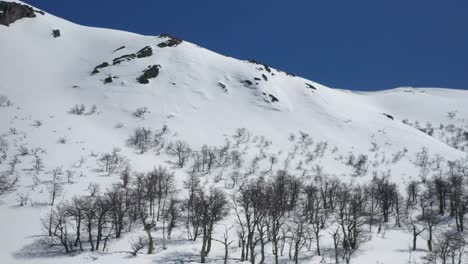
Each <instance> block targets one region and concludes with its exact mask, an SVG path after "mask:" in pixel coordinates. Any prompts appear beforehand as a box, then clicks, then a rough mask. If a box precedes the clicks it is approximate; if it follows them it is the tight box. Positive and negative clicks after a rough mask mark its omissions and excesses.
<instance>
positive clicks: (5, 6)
mask: <svg viewBox="0 0 468 264" xmlns="http://www.w3.org/2000/svg"><path fill="white" fill-rule="evenodd" d="M24 17H36V14H35V13H34V9H33V8H32V7H30V6H27V5H23V4H19V3H14V2H5V1H0V25H4V26H9V25H10V24H11V23H14V22H15V21H17V20H19V19H22V18H24Z"/></svg>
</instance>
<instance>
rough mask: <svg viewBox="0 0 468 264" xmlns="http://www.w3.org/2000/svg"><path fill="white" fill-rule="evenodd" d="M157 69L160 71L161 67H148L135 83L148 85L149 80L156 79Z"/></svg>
mask: <svg viewBox="0 0 468 264" xmlns="http://www.w3.org/2000/svg"><path fill="white" fill-rule="evenodd" d="M159 69H161V65H153V66H148V68H147V69H146V70H144V71H143V75H141V76H140V77H138V78H137V81H138V82H139V83H141V84H147V83H149V79H154V78H156V77H158V75H159Z"/></svg>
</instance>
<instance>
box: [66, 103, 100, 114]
mask: <svg viewBox="0 0 468 264" xmlns="http://www.w3.org/2000/svg"><path fill="white" fill-rule="evenodd" d="M96 112H97V106H96V105H94V104H93V105H92V106H90V107H89V109H86V106H85V105H84V104H80V105H78V104H77V105H75V106H73V107H72V108H70V110H69V111H68V113H69V114H72V115H92V114H95V113H96Z"/></svg>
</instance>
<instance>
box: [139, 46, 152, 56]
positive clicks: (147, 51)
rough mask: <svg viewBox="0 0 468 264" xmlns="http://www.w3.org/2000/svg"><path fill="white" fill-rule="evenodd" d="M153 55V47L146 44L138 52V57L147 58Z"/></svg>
mask: <svg viewBox="0 0 468 264" xmlns="http://www.w3.org/2000/svg"><path fill="white" fill-rule="evenodd" d="M151 55H153V49H152V48H151V47H150V46H146V47H144V48H143V49H141V50H140V51H138V52H137V54H136V56H137V58H145V57H149V56H151Z"/></svg>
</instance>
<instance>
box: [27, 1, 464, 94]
mask: <svg viewBox="0 0 468 264" xmlns="http://www.w3.org/2000/svg"><path fill="white" fill-rule="evenodd" d="M25 2H27V3H30V4H31V5H35V6H36V7H38V8H41V9H44V10H45V11H47V12H50V13H52V14H54V15H57V16H60V17H62V18H65V19H68V20H71V21H73V22H76V23H79V24H84V25H88V26H96V27H107V28H114V29H121V30H126V31H132V32H137V33H142V34H148V35H156V34H159V33H163V32H167V33H171V34H174V35H176V36H179V37H181V38H183V39H185V40H188V41H190V42H193V43H195V44H198V45H200V46H203V47H205V48H208V49H211V50H213V51H216V52H219V53H222V54H225V55H228V56H232V57H236V58H239V59H255V60H258V61H262V62H264V63H266V64H268V65H270V66H272V67H275V68H278V69H281V70H284V71H287V72H291V73H294V74H296V75H300V76H303V77H306V78H308V79H311V80H314V81H316V82H319V83H322V84H325V85H328V86H331V87H338V88H346V89H353V90H381V89H388V88H394V87H398V86H416V87H419V86H424V87H448V88H462V89H468V1H466V0H352V1H351V0H323V1H314V0H297V1H294V0H290V1H279V0H269V1H264V0H236V1H228V0H197V1H194V0H166V1H160V0H159V1H158V0H146V1H144V0H131V1H129V0H127V1H122V0H113V1H110V0H80V1H68V0H67V1H56V0H26V1H25Z"/></svg>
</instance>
